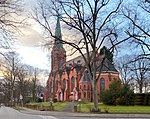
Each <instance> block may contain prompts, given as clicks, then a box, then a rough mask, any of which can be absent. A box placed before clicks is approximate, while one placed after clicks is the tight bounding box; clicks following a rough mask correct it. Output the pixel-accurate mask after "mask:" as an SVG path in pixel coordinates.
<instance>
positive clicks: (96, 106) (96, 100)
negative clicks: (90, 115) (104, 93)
mask: <svg viewBox="0 0 150 119" xmlns="http://www.w3.org/2000/svg"><path fill="white" fill-rule="evenodd" d="M93 101H94V110H93V111H95V112H98V97H97V89H96V83H94V85H93Z"/></svg>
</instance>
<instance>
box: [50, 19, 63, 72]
mask: <svg viewBox="0 0 150 119" xmlns="http://www.w3.org/2000/svg"><path fill="white" fill-rule="evenodd" d="M55 36H56V38H55V41H54V46H53V48H52V52H51V60H52V61H51V69H52V71H57V70H58V69H60V68H61V67H62V66H63V64H64V63H66V51H65V49H64V48H63V44H62V42H61V40H62V34H61V27H60V20H59V17H58V18H57V24H56V28H55Z"/></svg>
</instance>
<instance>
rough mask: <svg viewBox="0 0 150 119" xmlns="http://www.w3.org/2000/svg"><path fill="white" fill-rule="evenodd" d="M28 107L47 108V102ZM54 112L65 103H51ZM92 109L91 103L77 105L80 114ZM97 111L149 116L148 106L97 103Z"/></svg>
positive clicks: (60, 108)
mask: <svg viewBox="0 0 150 119" xmlns="http://www.w3.org/2000/svg"><path fill="white" fill-rule="evenodd" d="M28 105H37V106H41V105H42V106H44V107H49V102H43V103H28ZM53 106H54V110H55V111H60V110H63V109H65V107H66V106H67V103H66V102H57V103H53ZM92 108H93V103H82V104H78V110H80V112H83V113H84V112H90V109H92ZM99 109H100V110H101V112H102V113H105V110H108V112H109V113H149V114H150V106H137V105H136V106H107V105H104V104H102V103H99Z"/></svg>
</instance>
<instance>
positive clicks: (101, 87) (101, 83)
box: [100, 78, 105, 92]
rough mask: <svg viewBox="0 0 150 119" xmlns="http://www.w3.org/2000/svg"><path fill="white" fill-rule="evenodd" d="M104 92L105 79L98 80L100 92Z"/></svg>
mask: <svg viewBox="0 0 150 119" xmlns="http://www.w3.org/2000/svg"><path fill="white" fill-rule="evenodd" d="M104 90H105V79H104V78H101V79H100V91H101V92H103V91H104Z"/></svg>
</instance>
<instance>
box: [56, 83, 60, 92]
mask: <svg viewBox="0 0 150 119" xmlns="http://www.w3.org/2000/svg"><path fill="white" fill-rule="evenodd" d="M58 85H59V81H58V80H57V81H56V92H57V90H58Z"/></svg>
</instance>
